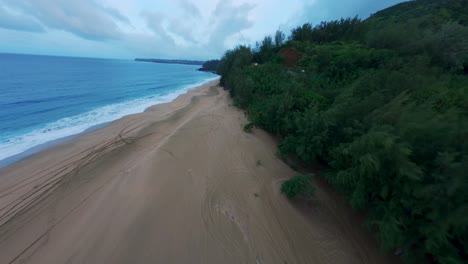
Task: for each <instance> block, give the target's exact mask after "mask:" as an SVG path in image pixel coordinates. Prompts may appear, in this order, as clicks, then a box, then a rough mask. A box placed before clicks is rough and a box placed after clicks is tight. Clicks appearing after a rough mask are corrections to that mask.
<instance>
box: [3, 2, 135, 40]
mask: <svg viewBox="0 0 468 264" xmlns="http://www.w3.org/2000/svg"><path fill="white" fill-rule="evenodd" d="M4 2H6V3H8V7H9V8H12V9H15V10H16V11H17V12H21V13H23V14H24V16H28V17H33V18H34V19H36V20H38V21H40V22H41V23H42V24H43V25H45V26H46V27H48V28H50V29H56V30H64V31H68V32H70V33H73V34H75V35H77V36H79V37H82V38H84V39H90V40H107V39H118V38H119V37H120V35H121V34H120V30H119V27H118V24H117V21H119V22H129V20H128V18H126V17H125V16H124V15H122V14H120V13H119V11H118V10H117V9H113V8H108V7H104V6H102V5H100V4H98V3H97V2H95V1H93V0H23V1H17V0H4Z"/></svg>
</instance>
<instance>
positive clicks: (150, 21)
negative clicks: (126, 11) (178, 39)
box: [141, 11, 175, 45]
mask: <svg viewBox="0 0 468 264" xmlns="http://www.w3.org/2000/svg"><path fill="white" fill-rule="evenodd" d="M141 16H142V17H143V18H144V19H145V22H146V26H147V27H148V28H149V29H150V30H151V31H152V32H153V33H154V34H155V35H156V37H157V39H158V44H162V45H168V44H170V45H175V42H174V40H173V39H172V38H171V36H170V35H169V34H168V33H167V31H166V29H165V28H164V27H163V22H164V21H165V20H166V17H165V16H164V14H162V13H160V12H149V11H145V12H142V13H141ZM155 44H156V43H155Z"/></svg>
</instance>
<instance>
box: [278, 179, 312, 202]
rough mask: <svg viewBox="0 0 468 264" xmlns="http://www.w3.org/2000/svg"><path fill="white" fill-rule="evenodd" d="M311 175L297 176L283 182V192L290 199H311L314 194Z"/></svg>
mask: <svg viewBox="0 0 468 264" xmlns="http://www.w3.org/2000/svg"><path fill="white" fill-rule="evenodd" d="M311 178H312V176H311V175H301V174H298V175H295V176H294V177H292V178H291V179H289V180H287V181H285V182H283V184H282V185H281V192H282V193H284V194H285V195H286V196H287V197H288V198H289V199H293V198H301V199H307V200H308V199H310V198H311V196H312V195H313V193H314V188H313V187H312V185H311V184H310V180H311Z"/></svg>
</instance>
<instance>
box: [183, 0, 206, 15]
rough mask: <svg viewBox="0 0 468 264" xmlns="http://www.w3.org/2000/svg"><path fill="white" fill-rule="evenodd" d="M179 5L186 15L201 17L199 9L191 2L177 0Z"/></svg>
mask: <svg viewBox="0 0 468 264" xmlns="http://www.w3.org/2000/svg"><path fill="white" fill-rule="evenodd" d="M179 6H180V7H181V9H182V10H183V11H184V15H187V16H190V17H195V18H199V17H201V13H200V10H199V9H198V7H197V6H196V5H194V4H193V3H191V2H189V1H187V0H180V1H179Z"/></svg>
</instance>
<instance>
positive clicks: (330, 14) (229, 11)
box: [0, 0, 403, 59]
mask: <svg viewBox="0 0 468 264" xmlns="http://www.w3.org/2000/svg"><path fill="white" fill-rule="evenodd" d="M399 2H403V0H385V1H381V0H289V1H279V0H197V1H194V0H158V1H154V0H0V39H2V40H4V39H6V40H7V41H2V42H3V43H2V42H0V52H8V51H15V52H18V51H20V49H18V48H15V47H22V49H23V50H24V52H25V53H31V52H33V51H36V50H41V53H42V54H44V53H47V52H48V53H50V54H59V53H60V54H66V53H69V54H70V55H74V54H79V55H80V56H82V55H83V54H85V53H89V56H99V57H102V56H104V55H102V54H104V53H105V56H106V57H112V54H116V55H115V56H118V57H121V58H122V57H124V56H128V57H133V56H135V57H165V58H171V57H173V58H193V59H207V58H216V57H219V56H221V55H222V54H223V53H224V52H225V50H226V49H230V48H233V47H234V46H236V45H238V44H247V45H249V44H254V43H255V41H259V40H261V39H262V38H263V37H264V36H265V35H267V34H274V32H275V31H276V30H277V29H278V28H279V29H281V30H283V31H284V32H285V33H286V34H287V33H289V30H290V29H292V28H295V27H297V26H299V25H302V24H303V23H306V22H311V23H313V24H318V23H320V22H321V21H329V20H334V19H340V18H341V17H353V16H355V15H359V16H360V17H361V18H363V19H364V18H366V17H367V16H368V15H369V14H371V13H373V12H376V11H377V10H379V9H382V8H385V7H388V6H390V5H393V4H396V3H399ZM6 29H7V30H6ZM37 32H40V33H39V34H38V33H37ZM13 36H14V37H13ZM64 36H67V37H66V38H65V37H64ZM19 40H21V41H23V40H26V44H21V45H20V43H7V42H14V41H19ZM28 40H30V41H28ZM23 42H24V41H23ZM28 45H29V46H30V48H28ZM106 46H107V47H108V48H107V49H105V48H104V47H106ZM40 47H42V49H41V48H40ZM86 47H87V48H86ZM58 49H60V50H58ZM101 53H102V54H101Z"/></svg>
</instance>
